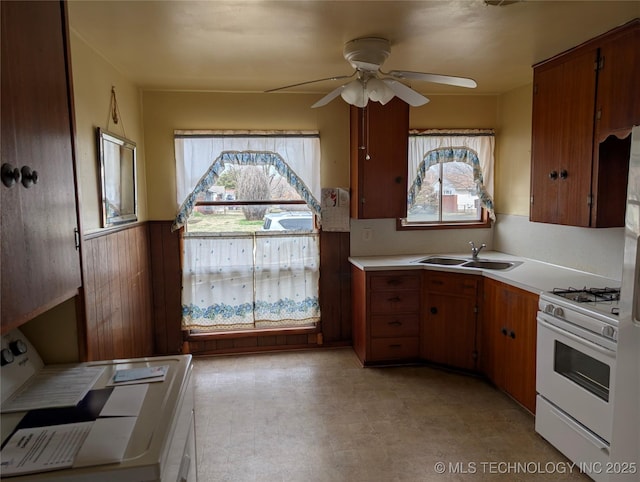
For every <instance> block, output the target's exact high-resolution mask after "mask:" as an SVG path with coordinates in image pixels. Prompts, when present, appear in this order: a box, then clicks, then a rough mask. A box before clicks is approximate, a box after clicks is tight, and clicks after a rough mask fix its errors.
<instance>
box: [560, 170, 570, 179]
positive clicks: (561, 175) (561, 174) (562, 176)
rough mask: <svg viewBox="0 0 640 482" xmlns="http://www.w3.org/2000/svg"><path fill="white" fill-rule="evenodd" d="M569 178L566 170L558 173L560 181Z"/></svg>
mask: <svg viewBox="0 0 640 482" xmlns="http://www.w3.org/2000/svg"><path fill="white" fill-rule="evenodd" d="M568 177H569V173H568V172H567V170H566V169H563V170H562V171H560V179H566V178H568Z"/></svg>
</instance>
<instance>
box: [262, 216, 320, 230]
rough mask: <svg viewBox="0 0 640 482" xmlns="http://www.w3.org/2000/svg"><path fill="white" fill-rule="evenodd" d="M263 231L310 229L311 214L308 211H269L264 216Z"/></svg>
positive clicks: (311, 227)
mask: <svg viewBox="0 0 640 482" xmlns="http://www.w3.org/2000/svg"><path fill="white" fill-rule="evenodd" d="M262 230H263V231H312V230H313V214H311V212H309V211H287V212H283V213H270V214H267V215H266V216H265V217H264V225H263V226H262Z"/></svg>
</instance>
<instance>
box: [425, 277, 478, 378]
mask: <svg viewBox="0 0 640 482" xmlns="http://www.w3.org/2000/svg"><path fill="white" fill-rule="evenodd" d="M425 278H426V281H425V287H426V297H425V300H426V309H425V310H424V317H425V318H424V323H423V329H422V344H421V345H422V354H421V355H422V357H423V358H426V359H427V360H429V361H432V362H435V363H440V364H443V365H448V366H451V367H455V368H461V369H464V370H474V369H475V368H476V358H477V352H476V328H477V289H478V278H477V277H476V276H469V275H460V274H453V273H437V272H428V273H425Z"/></svg>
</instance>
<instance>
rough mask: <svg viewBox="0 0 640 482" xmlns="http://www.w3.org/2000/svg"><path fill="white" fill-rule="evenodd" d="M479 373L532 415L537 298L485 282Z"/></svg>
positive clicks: (517, 290)
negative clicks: (481, 372)
mask: <svg viewBox="0 0 640 482" xmlns="http://www.w3.org/2000/svg"><path fill="white" fill-rule="evenodd" d="M483 291H484V302H483V317H482V323H483V328H482V351H481V353H480V365H481V369H482V371H483V372H484V373H485V375H487V377H488V378H489V379H490V380H491V381H492V382H493V383H495V385H496V386H497V387H498V388H500V389H502V390H504V391H505V392H507V393H508V394H509V395H511V396H512V397H513V398H514V399H515V400H517V401H518V402H520V403H521V404H522V405H523V406H524V407H526V408H527V409H528V410H530V411H531V412H535V406H536V333H537V329H536V327H537V323H536V314H537V311H538V295H536V294H533V293H530V292H528V291H523V290H521V289H518V288H515V287H513V286H510V285H508V284H505V283H501V282H499V281H495V280H493V279H490V278H485V280H484V285H483Z"/></svg>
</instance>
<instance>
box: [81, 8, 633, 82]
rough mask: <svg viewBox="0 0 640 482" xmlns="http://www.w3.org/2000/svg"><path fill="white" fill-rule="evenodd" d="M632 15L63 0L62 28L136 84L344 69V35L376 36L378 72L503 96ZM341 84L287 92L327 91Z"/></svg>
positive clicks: (299, 78)
mask: <svg viewBox="0 0 640 482" xmlns="http://www.w3.org/2000/svg"><path fill="white" fill-rule="evenodd" d="M634 17H640V2H639V1H622V2H617V1H596V2H579V1H562V2H561V1H532V0H524V1H522V2H518V3H515V4H512V5H509V6H501V7H495V6H487V5H485V4H484V1H483V0H449V1H436V0H428V1H346V0H344V1H343V0H306V1H302V0H288V1H275V0H232V1H227V0H210V1H190V0H186V1H185V0H172V1H150V0H149V1H87V0H81V1H80V0H70V1H69V18H70V25H71V28H72V30H74V31H75V32H76V33H77V34H78V35H79V36H80V37H81V38H82V39H84V40H85V41H86V42H87V43H88V44H89V45H90V46H91V47H92V48H93V49H95V50H96V51H98V52H99V53H100V54H101V55H102V56H104V57H105V58H106V59H107V60H108V61H109V62H110V63H111V64H112V65H113V66H114V67H115V68H117V69H118V70H119V71H120V72H121V73H122V74H124V75H125V76H126V77H127V78H129V79H130V80H131V81H132V82H133V83H134V84H136V85H139V86H140V87H142V88H144V89H170V90H205V91H223V92H263V91H265V90H267V89H272V88H276V87H280V86H284V85H289V84H293V83H296V82H304V81H307V80H313V79H319V78H324V77H330V76H334V75H349V74H351V72H352V69H351V67H350V66H349V64H348V63H347V62H346V61H345V60H344V58H343V57H342V48H343V45H344V43H345V42H347V41H349V40H351V39H354V38H358V37H364V36H376V37H384V38H387V39H389V40H390V41H391V56H390V58H389V59H388V60H387V61H386V63H385V64H384V66H383V70H385V71H389V70H394V69H395V70H413V71H422V72H429V73H438V74H445V75H459V76H465V77H471V78H474V79H475V80H476V81H477V82H478V88H477V89H476V90H475V91H474V92H477V93H501V92H506V91H509V90H511V89H513V88H516V87H520V86H522V85H525V84H527V83H529V82H531V79H532V71H531V66H532V65H533V64H534V63H536V62H539V61H541V60H544V59H547V58H549V57H551V56H553V55H555V54H556V53H559V52H561V51H564V50H566V49H568V48H570V47H573V46H575V45H578V44H580V43H581V42H584V41H586V40H588V39H590V38H592V37H594V36H596V35H598V34H600V33H603V32H605V31H607V30H609V29H611V28H613V27H616V26H618V25H620V24H622V23H625V22H626V21H628V20H630V19H632V18H634ZM339 83H340V81H324V82H320V83H317V84H311V85H306V86H303V87H300V88H296V89H291V91H292V92H314V93H326V92H329V91H330V90H332V89H333V88H335V87H337V85H339ZM412 87H413V88H414V89H416V90H418V91H420V92H422V93H426V94H428V93H468V92H469V91H468V90H467V89H463V88H459V87H458V88H455V87H445V86H439V85H436V84H430V83H426V82H413V83H412Z"/></svg>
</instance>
